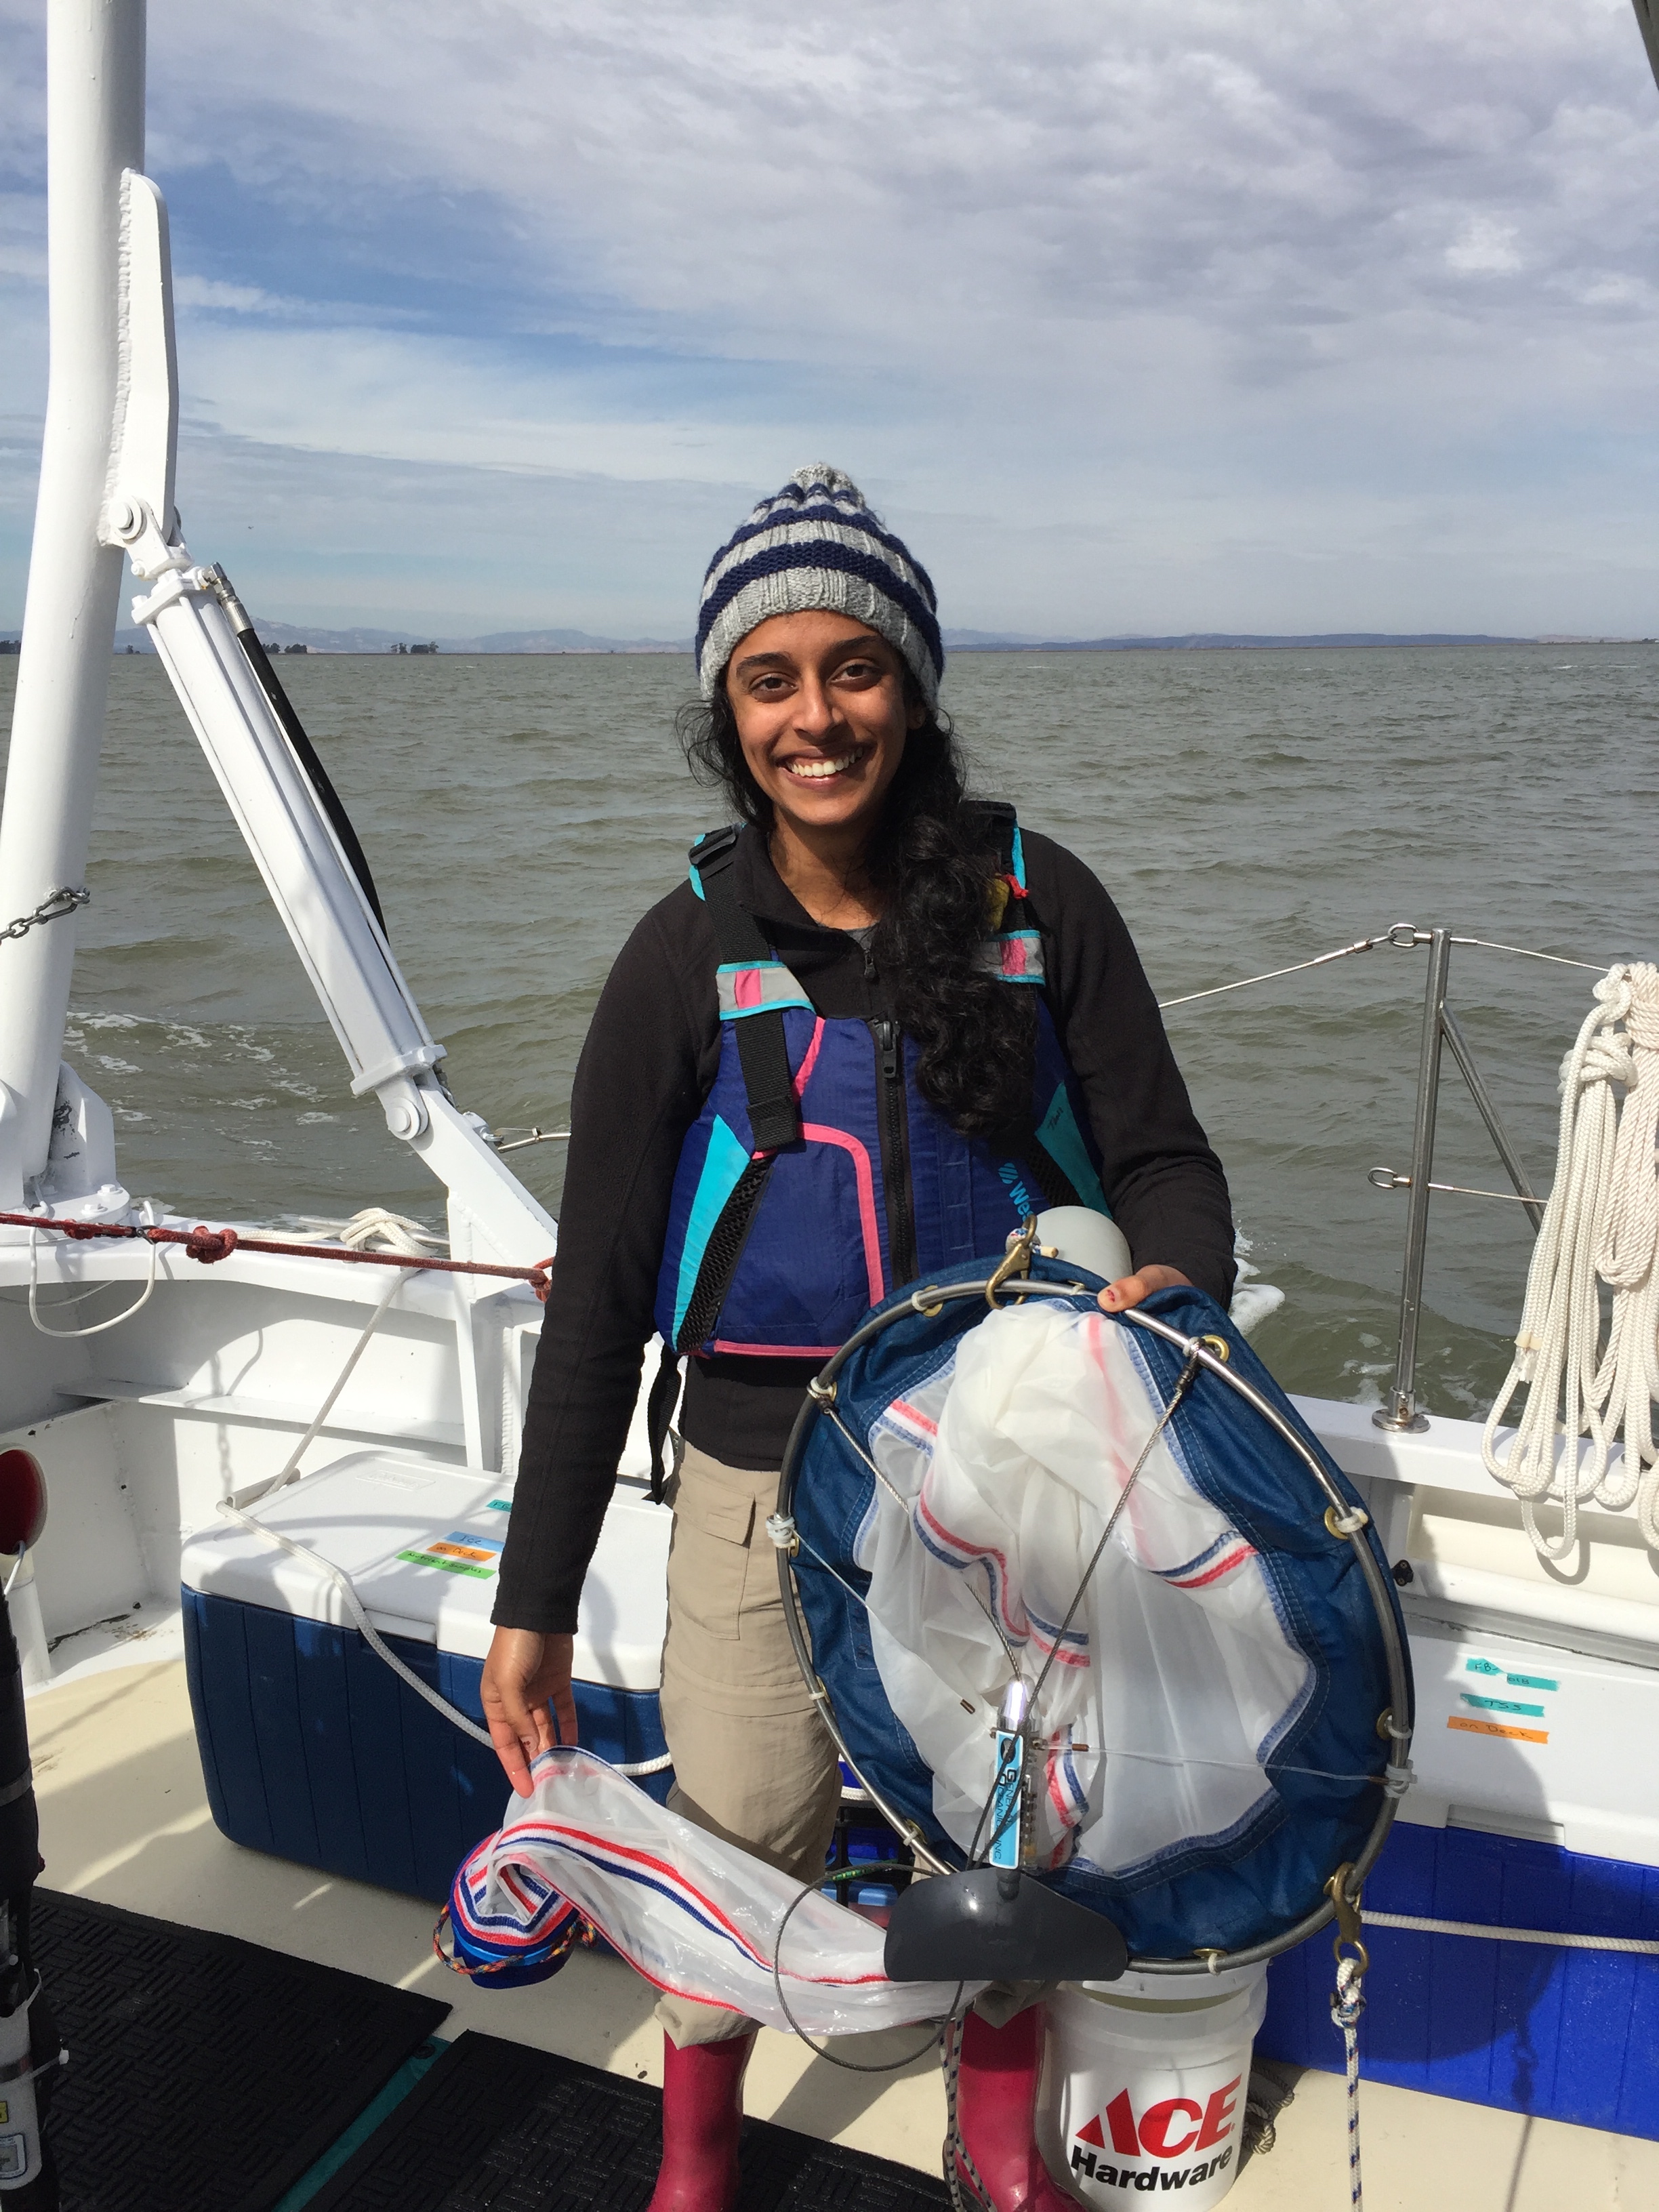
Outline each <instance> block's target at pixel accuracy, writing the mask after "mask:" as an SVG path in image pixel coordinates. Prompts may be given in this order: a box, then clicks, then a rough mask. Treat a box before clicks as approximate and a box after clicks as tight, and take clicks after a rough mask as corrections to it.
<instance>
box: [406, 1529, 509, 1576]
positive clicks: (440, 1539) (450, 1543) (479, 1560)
mask: <svg viewBox="0 0 1659 2212" xmlns="http://www.w3.org/2000/svg"><path fill="white" fill-rule="evenodd" d="M500 1557H501V1539H500V1537H498V1536H475V1535H474V1534H472V1532H471V1529H468V1528H452V1529H451V1530H450V1532H449V1534H447V1536H430V1537H428V1539H427V1541H426V1542H425V1543H424V1544H423V1545H422V1547H421V1548H420V1550H419V1551H417V1552H399V1553H398V1558H399V1559H404V1560H407V1561H408V1563H409V1565H410V1566H411V1567H441V1568H442V1570H443V1571H444V1572H445V1573H446V1574H449V1575H476V1576H477V1578H478V1580H479V1581H480V1582H488V1581H489V1577H491V1576H492V1575H493V1574H494V1573H495V1565H496V1561H497V1560H498V1559H499V1558H500Z"/></svg>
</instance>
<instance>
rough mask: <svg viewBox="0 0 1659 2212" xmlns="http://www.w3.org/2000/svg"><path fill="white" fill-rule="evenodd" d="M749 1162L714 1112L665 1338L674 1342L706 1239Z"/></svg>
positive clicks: (710, 1234)
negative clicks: (670, 1326) (671, 1325)
mask: <svg viewBox="0 0 1659 2212" xmlns="http://www.w3.org/2000/svg"><path fill="white" fill-rule="evenodd" d="M748 1164H749V1152H748V1150H747V1148H746V1147H745V1146H744V1145H742V1144H741V1143H739V1141H738V1139H737V1138H736V1137H735V1136H734V1135H733V1134H732V1132H731V1130H730V1129H728V1128H727V1127H726V1124H725V1122H724V1121H721V1119H720V1115H718V1114H716V1115H715V1116H714V1127H712V1128H711V1129H710V1131H709V1133H708V1151H707V1152H705V1153H704V1154H703V1160H702V1174H701V1175H700V1176H698V1178H697V1188H696V1196H695V1197H694V1198H693V1200H692V1202H691V1218H690V1221H689V1222H688V1223H687V1224H686V1230H685V1243H684V1245H683V1246H682V1248H681V1250H680V1263H679V1267H678V1270H677V1271H676V1276H675V1283H674V1333H673V1335H672V1336H671V1337H670V1339H669V1342H670V1343H674V1342H677V1341H678V1337H679V1333H680V1329H681V1328H682V1327H683V1325H684V1321H685V1316H686V1313H687V1311H688V1310H689V1309H690V1304H691V1293H692V1291H694V1290H695V1289H696V1286H697V1271H698V1270H699V1268H700V1267H702V1255H703V1254H704V1253H705V1252H706V1251H707V1250H708V1240H709V1238H710V1237H711V1236H713V1234H714V1225H715V1223H716V1222H718V1221H719V1219H720V1215H721V1213H722V1212H723V1211H724V1210H725V1206H726V1200H727V1199H728V1198H730V1197H731V1195H732V1192H733V1191H734V1190H735V1189H736V1188H737V1187H738V1177H739V1176H741V1175H742V1173H743V1171H744V1169H745V1168H746V1167H747V1166H748Z"/></svg>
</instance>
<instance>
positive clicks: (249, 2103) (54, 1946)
mask: <svg viewBox="0 0 1659 2212" xmlns="http://www.w3.org/2000/svg"><path fill="white" fill-rule="evenodd" d="M33 1942H34V1955H35V1962H36V1964H37V1965H38V1966H39V1967H40V1972H41V1977H42V1980H43V1983H44V1985H45V1991H46V1999H47V2002H49V2003H50V2005H51V2007H52V2014H53V2016H54V2018H55V2019H56V2021H57V2022H58V2032H59V2033H60V2034H61V2036H62V2038H63V2039H64V2043H65V2044H66V2045H68V2046H69V2051H70V2063H69V2066H68V2067H67V2069H65V2070H64V2072H63V2073H62V2074H61V2075H58V2080H57V2085H56V2088H55V2091H54V2093H53V2097H52V2113H51V2118H50V2119H49V2121H48V2123H47V2132H48V2135H49V2136H50V2139H51V2141H52V2145H53V2148H54V2149H55V2152H56V2154H57V2159H58V2176H59V2180H60V2183H61V2185H62V2190H63V2207H64V2212H186V2208H188V2212H268V2208H269V2207H270V2206H272V2205H274V2204H275V2203H276V2202H277V2200H278V2199H279V2198H280V2197H283V2195H284V2194H285V2193H286V2191H288V2190H289V2189H291V2188H292V2187H293V2185H294V2184H295V2182H296V2181H297V2180H298V2179H300V2177H301V2174H302V2173H304V2172H305V2171H306V2169H307V2166H311V2165H313V2163H314V2162H315V2160H317V2159H319V2158H320V2157H321V2156H322V2154H323V2153H324V2152H325V2150H326V2149H327V2148H328V2147H329V2145H330V2144H331V2142H334V2141H335V2140H336V2138H337V2137H338V2136H341V2135H343V2133H344V2131H345V2130H346V2129H347V2128H348V2127H349V2126H350V2124H351V2123H352V2121H353V2120H355V2119H356V2117H357V2115H358V2113H359V2112H362V2109H363V2107H364V2106H366V2105H367V2104H368V2102H369V2101H370V2100H371V2099H372V2098H374V2097H375V2096H377V2095H378V2094H379V2093H380V2090H381V2089H382V2088H383V2087H385V2085H386V2082H387V2081H390V2080H391V2078H392V2075H394V2074H395V2073H396V2072H397V2070H398V2068H399V2067H400V2066H401V2065H402V2064H403V2063H404V2060H405V2059H406V2058H408V2057H410V2053H411V2052H412V2051H416V2049H417V2048H418V2047H419V2046H420V2045H421V2044H422V2043H423V2042H425V2040H426V2039H427V2038H428V2036H429V2035H431V2034H432V2033H434V2031H435V2029H436V2028H437V2027H439V2026H440V2025H441V2022H442V2021H443V2019H444V2016H445V2015H446V2014H447V2012H448V2010H449V2007H448V2006H447V2004H441V2003H439V2002H437V2001H436V2000H435V1999H434V1998H432V1997H422V1996H414V1995H412V1994H411V1993H410V1991H409V1990H393V1989H387V1988H386V1986H385V1985H384V1984H381V1983H380V1982H372V1981H368V1980H367V1979H365V1978H364V1977H363V1976H362V1975H361V1974H348V1973H343V1972H339V1971H338V1970H337V1969H336V1968H334V1967H332V1966H313V1964H312V1963H311V1962H310V1960H306V1959H290V1958H289V1957H287V1956H286V1955H285V1954H283V1952H280V1951H267V1950H265V1949H264V1948H263V1947H262V1946H261V1945H259V1944H257V1943H245V1942H241V1941H240V1939H239V1938H238V1937H236V1936H214V1935H210V1934H208V1933H206V1932H205V1931H204V1930H202V1929H196V1928H180V1927H179V1926H177V1925H175V1924H174V1923H173V1922H172V1921H169V1920H151V1919H148V1918H146V1917H144V1916H143V1914H140V1913H137V1912H123V1911H118V1909H117V1908H116V1907H115V1906H113V1905H94V1904H90V1903H88V1901H87V1900H86V1899H83V1898H78V1897H65V1896H63V1895H61V1894H60V1893H58V1892H56V1891H54V1890H47V1889H37V1890H36V1891H35V1893H34V1914H33ZM0 2201H3V2200H0Z"/></svg>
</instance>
